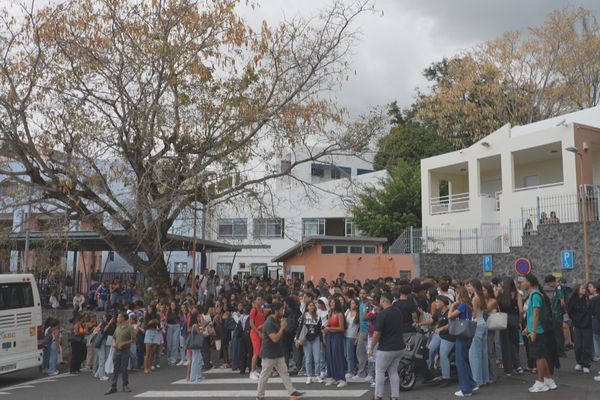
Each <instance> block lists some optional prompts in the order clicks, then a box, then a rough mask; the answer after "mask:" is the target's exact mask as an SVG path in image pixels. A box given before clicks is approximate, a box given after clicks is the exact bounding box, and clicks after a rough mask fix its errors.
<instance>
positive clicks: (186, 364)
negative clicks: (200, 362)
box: [182, 360, 190, 367]
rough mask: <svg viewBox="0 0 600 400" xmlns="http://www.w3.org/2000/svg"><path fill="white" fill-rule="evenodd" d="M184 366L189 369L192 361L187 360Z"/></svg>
mask: <svg viewBox="0 0 600 400" xmlns="http://www.w3.org/2000/svg"><path fill="white" fill-rule="evenodd" d="M182 365H183V366H184V367H187V366H188V365H190V360H187V361H186V362H184V363H183V364H182Z"/></svg>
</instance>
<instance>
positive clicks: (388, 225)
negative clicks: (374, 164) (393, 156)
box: [352, 160, 421, 243]
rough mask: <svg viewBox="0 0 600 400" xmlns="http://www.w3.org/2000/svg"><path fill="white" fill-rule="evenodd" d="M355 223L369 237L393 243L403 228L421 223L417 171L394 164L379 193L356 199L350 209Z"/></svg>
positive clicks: (364, 194)
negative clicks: (382, 238)
mask: <svg viewBox="0 0 600 400" xmlns="http://www.w3.org/2000/svg"><path fill="white" fill-rule="evenodd" d="M352 213H353V215H354V221H355V222H356V224H357V225H358V227H359V228H360V229H361V230H363V231H365V232H366V233H367V234H368V235H369V236H376V237H385V238H387V239H388V241H389V242H390V243H392V242H393V241H394V240H395V239H396V238H397V237H398V236H399V235H400V234H401V233H402V231H403V230H404V229H406V227H409V226H418V225H419V224H420V222H421V174H420V172H419V168H418V167H416V166H414V165H410V164H408V163H407V162H406V161H404V160H397V161H396V163H395V167H394V169H393V170H392V171H391V172H390V179H389V180H387V181H385V182H384V185H383V187H382V188H381V189H379V190H369V191H365V192H364V193H362V194H360V195H359V198H358V202H357V203H356V204H355V206H354V207H353V209H352Z"/></svg>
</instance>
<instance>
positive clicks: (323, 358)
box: [319, 346, 327, 374]
mask: <svg viewBox="0 0 600 400" xmlns="http://www.w3.org/2000/svg"><path fill="white" fill-rule="evenodd" d="M320 347H321V351H320V352H319V363H320V365H319V371H320V372H321V373H322V374H325V373H327V352H326V351H325V346H320Z"/></svg>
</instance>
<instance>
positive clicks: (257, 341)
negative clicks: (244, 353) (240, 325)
mask: <svg viewBox="0 0 600 400" xmlns="http://www.w3.org/2000/svg"><path fill="white" fill-rule="evenodd" d="M250 341H251V342H252V354H253V355H259V354H260V347H261V345H262V339H261V338H260V336H258V335H257V334H255V333H254V332H252V333H251V334H250Z"/></svg>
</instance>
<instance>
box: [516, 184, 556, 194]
mask: <svg viewBox="0 0 600 400" xmlns="http://www.w3.org/2000/svg"><path fill="white" fill-rule="evenodd" d="M560 185H564V182H555V183H546V184H545V185H537V186H525V187H520V188H515V189H514V190H513V192H524V191H526V190H535V189H544V188H549V187H553V186H560Z"/></svg>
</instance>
